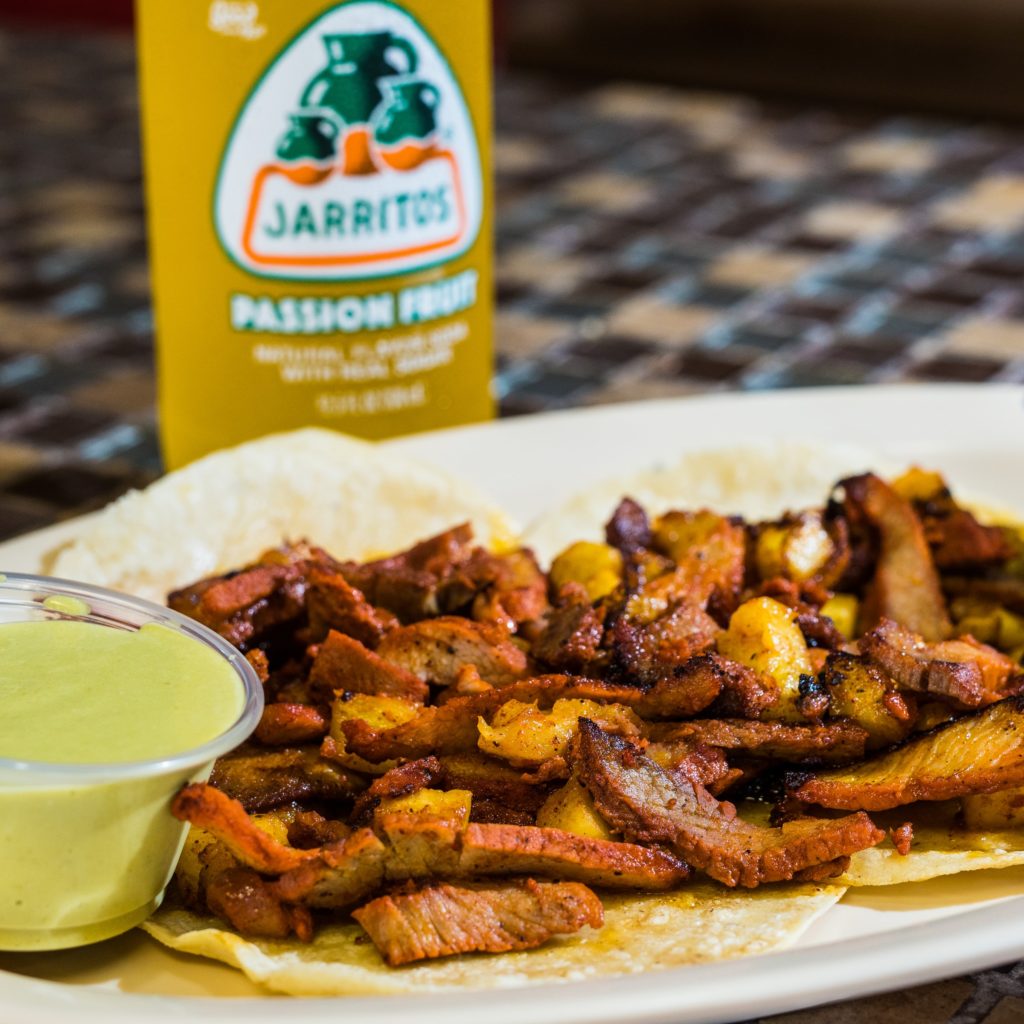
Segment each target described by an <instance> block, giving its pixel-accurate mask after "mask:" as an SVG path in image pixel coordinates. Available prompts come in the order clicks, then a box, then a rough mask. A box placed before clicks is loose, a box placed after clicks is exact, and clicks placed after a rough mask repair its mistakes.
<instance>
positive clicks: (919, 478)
mask: <svg viewBox="0 0 1024 1024" xmlns="http://www.w3.org/2000/svg"><path fill="white" fill-rule="evenodd" d="M889 486H890V487H891V488H892V489H893V490H894V491H895V492H896V493H897V494H898V495H899V496H900V497H901V498H906V500H907V501H934V500H935V499H936V498H941V497H944V496H945V495H947V494H948V493H949V491H948V489H947V487H946V481H945V480H943V479H942V476H941V474H939V473H936V472H934V471H932V470H929V469H921V467H920V466H911V467H910V469H908V470H907V471H906V472H905V473H903V474H902V475H901V476H898V477H896V479H895V480H890V481H889Z"/></svg>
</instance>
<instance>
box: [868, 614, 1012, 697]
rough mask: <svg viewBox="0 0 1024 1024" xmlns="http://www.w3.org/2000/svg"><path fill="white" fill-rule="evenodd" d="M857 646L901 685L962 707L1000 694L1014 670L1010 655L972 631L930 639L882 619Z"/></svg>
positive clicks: (1003, 694) (1004, 690) (1003, 692)
mask: <svg viewBox="0 0 1024 1024" xmlns="http://www.w3.org/2000/svg"><path fill="white" fill-rule="evenodd" d="M860 648H861V651H862V652H863V654H864V655H865V656H866V657H867V659H868V660H869V661H871V662H874V664H876V665H878V667H879V668H881V669H882V670H883V671H885V672H887V673H888V674H889V675H890V676H892V678H893V679H894V680H895V681H896V683H897V684H898V685H899V686H900V687H901V688H902V689H905V690H915V691H917V692H919V693H930V694H933V695H934V696H936V697H939V698H940V699H943V700H947V701H950V702H952V703H953V704H955V705H959V706H960V707H964V708H976V707H980V706H982V705H985V704H991V703H992V702H993V701H997V700H1000V699H1002V698H1003V697H1005V696H1006V688H1007V684H1008V683H1010V681H1011V679H1012V678H1013V677H1014V676H1016V675H1017V674H1018V673H1019V672H1020V666H1019V665H1017V664H1016V662H1014V661H1013V660H1012V659H1011V658H1008V657H1007V656H1006V655H1005V654H1001V653H1000V652H999V651H997V650H996V649H995V648H994V647H989V646H988V645H987V644H982V643H978V641H977V640H975V639H974V637H970V636H966V637H961V638H960V639H959V640H944V641H942V642H940V643H934V644H930V643H926V642H925V640H924V639H923V638H922V637H921V636H918V635H916V634H915V633H913V632H912V631H910V630H908V629H905V628H904V627H903V626H900V625H897V624H896V623H895V622H890V621H889V620H888V619H883V620H882V621H881V622H880V623H879V624H878V626H877V627H876V628H875V629H873V630H872V631H871V632H870V633H867V634H865V635H864V636H863V637H862V638H861V641H860Z"/></svg>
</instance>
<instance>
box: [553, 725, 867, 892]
mask: <svg viewBox="0 0 1024 1024" xmlns="http://www.w3.org/2000/svg"><path fill="white" fill-rule="evenodd" d="M573 768H574V772H575V777H576V779H577V780H578V781H579V782H580V783H581V784H582V785H584V786H585V787H586V788H587V790H588V791H589V793H590V795H591V797H592V798H593V800H594V803H595V805H596V806H597V809H598V810H599V811H600V813H601V815H602V816H603V817H604V818H605V820H606V821H608V823H609V824H610V825H611V826H612V827H613V828H614V829H616V830H617V831H619V832H622V833H623V834H624V835H626V836H627V837H629V838H633V839H637V840H639V841H641V842H659V843H666V844H668V845H669V846H671V848H672V849H673V850H675V851H676V852H677V853H678V854H679V855H680V856H681V857H684V858H685V859H686V860H687V861H688V862H689V863H691V864H693V865H694V867H697V868H699V869H701V870H702V871H705V872H706V873H707V874H708V875H710V876H711V877H712V878H714V879H717V880H718V881H720V882H722V883H724V884H725V885H729V886H736V885H742V886H745V887H747V888H753V887H754V886H757V885H760V884H761V883H763V882H779V881H785V880H788V879H791V878H793V877H794V876H795V875H797V874H798V873H799V872H802V871H805V870H806V869H807V868H812V867H814V866H815V865H819V864H825V863H827V862H829V861H834V860H836V859H837V858H839V857H846V856H849V855H850V854H852V853H856V852H857V851H858V850H863V849H866V848H867V847H869V846H874V845H875V844H876V843H878V842H880V841H881V840H882V838H884V835H885V833H884V832H881V831H880V830H879V829H877V828H875V826H874V825H873V824H872V823H871V820H870V818H868V817H867V815H865V814H855V815H850V816H848V817H845V818H838V819H835V820H827V821H825V820H819V819H800V820H797V821H791V822H788V823H787V824H785V825H784V826H783V827H782V828H763V827H759V826H757V825H751V824H748V823H747V822H745V821H743V820H742V819H741V818H739V817H737V815H736V808H735V807H734V806H733V805H732V804H729V803H720V802H719V801H718V800H716V799H715V798H714V797H713V796H712V795H711V794H710V793H709V792H708V791H707V790H706V789H704V787H703V786H699V785H694V784H693V782H691V781H690V780H686V779H682V778H680V777H679V775H670V774H669V773H667V772H666V771H664V770H663V769H661V768H660V767H658V765H657V764H655V763H654V762H653V761H652V760H651V759H650V758H648V757H647V756H646V755H644V754H643V753H642V752H641V751H640V750H639V749H638V748H637V747H636V746H634V745H633V744H632V743H629V742H627V741H626V740H623V739H620V738H619V737H617V736H611V735H609V734H608V733H605V732H603V731H602V730H601V729H599V728H598V727H597V726H596V725H594V723H593V722H590V721H588V720H587V719H581V721H580V727H579V731H578V732H577V735H576V741H575V747H574V753H573Z"/></svg>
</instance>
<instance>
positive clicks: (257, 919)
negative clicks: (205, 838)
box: [206, 867, 313, 942]
mask: <svg viewBox="0 0 1024 1024" xmlns="http://www.w3.org/2000/svg"><path fill="white" fill-rule="evenodd" d="M206 905H207V907H208V908H209V909H210V910H211V911H212V912H213V913H214V914H216V915H217V917H219V918H221V919H223V920H224V921H227V923H228V924H230V925H231V927H232V928H234V929H235V930H236V931H237V932H239V933H240V934H241V935H252V936H257V937H259V938H266V939H286V938H287V937H288V936H289V935H291V934H294V935H295V936H296V938H298V939H299V941H301V942H309V941H310V939H312V937H313V918H312V915H311V914H310V912H309V911H308V910H307V909H306V908H305V907H295V906H289V905H288V904H285V903H283V902H282V901H281V900H280V899H279V898H278V897H277V896H276V895H275V894H274V893H273V891H272V890H271V888H270V886H269V885H268V884H267V883H266V882H265V881H264V880H263V879H262V878H261V877H260V876H259V875H258V874H257V873H256V872H255V871H253V869H252V868H246V867H233V868H228V869H227V870H226V871H222V872H220V873H218V874H215V875H213V876H212V877H210V878H209V879H208V880H207V882H206Z"/></svg>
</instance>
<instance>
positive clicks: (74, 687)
mask: <svg viewBox="0 0 1024 1024" xmlns="http://www.w3.org/2000/svg"><path fill="white" fill-rule="evenodd" d="M243 703H244V693H243V689H242V683H241V681H240V679H239V678H238V675H237V673H236V672H235V671H234V669H233V668H232V667H231V665H230V664H229V663H228V662H227V661H226V660H225V659H224V658H223V657H222V656H221V655H220V654H218V653H217V652H216V651H214V650H212V649H211V648H209V647H207V646H205V645H204V644H202V643H200V642H199V641H197V640H194V639H192V638H191V637H189V636H186V635H185V634H183V633H179V632H177V631H176V630H173V629H170V628H168V627H166V626H160V625H156V624H147V625H144V626H143V627H142V628H141V629H138V630H124V629H113V628H110V627H107V626H100V625H97V624H95V623H91V622H77V621H74V620H70V619H48V620H41V621H37V622H11V623H4V624H2V625H0V712H2V713H0V757H7V758H15V759H18V760H26V761H48V762H52V763H58V764H96V763H104V762H117V761H141V760H148V759H150V758H160V757H166V756H169V755H172V754H180V753H182V752H184V751H186V750H189V749H191V748H193V747H197V746H199V745H200V744H202V743H205V742H207V741H208V740H212V739H213V738H214V737H215V736H219V735H220V734H221V733H222V732H224V730H225V729H227V728H228V727H229V726H230V725H231V724H232V722H234V721H235V720H236V719H237V718H238V716H239V714H240V713H241V710H242V705H243Z"/></svg>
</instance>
